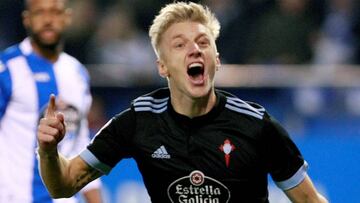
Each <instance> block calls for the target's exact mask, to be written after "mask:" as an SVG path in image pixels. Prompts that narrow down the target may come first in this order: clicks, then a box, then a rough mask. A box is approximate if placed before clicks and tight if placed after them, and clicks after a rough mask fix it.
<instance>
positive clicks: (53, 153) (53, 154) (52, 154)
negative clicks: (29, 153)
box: [36, 147, 59, 159]
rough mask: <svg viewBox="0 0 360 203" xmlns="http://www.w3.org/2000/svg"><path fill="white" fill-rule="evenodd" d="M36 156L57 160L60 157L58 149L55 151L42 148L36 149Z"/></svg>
mask: <svg viewBox="0 0 360 203" xmlns="http://www.w3.org/2000/svg"><path fill="white" fill-rule="evenodd" d="M36 154H37V155H38V156H39V157H41V158H47V159H50V158H57V157H58V156H59V154H58V151H57V149H56V148H55V149H54V150H47V151H45V150H43V149H41V148H40V147H38V148H37V149H36Z"/></svg>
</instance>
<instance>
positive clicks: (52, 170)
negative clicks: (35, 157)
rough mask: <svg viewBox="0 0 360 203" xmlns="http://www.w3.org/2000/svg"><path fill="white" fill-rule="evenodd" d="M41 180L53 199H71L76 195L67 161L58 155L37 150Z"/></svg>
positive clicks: (55, 152)
mask: <svg viewBox="0 0 360 203" xmlns="http://www.w3.org/2000/svg"><path fill="white" fill-rule="evenodd" d="M38 153H39V159H40V160H39V163H40V167H39V169H40V174H41V178H42V180H43V182H44V184H45V186H46V188H47V190H48V191H49V193H50V195H51V196H52V197H53V198H63V197H71V196H72V195H73V194H74V193H76V190H75V188H74V187H73V185H74V184H73V183H72V182H73V181H72V180H71V176H70V175H69V161H68V160H67V159H66V158H65V157H63V156H61V155H59V154H58V152H57V151H54V152H52V153H45V152H42V151H41V149H39V150H38Z"/></svg>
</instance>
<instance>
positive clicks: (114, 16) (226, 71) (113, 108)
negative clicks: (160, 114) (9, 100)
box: [0, 0, 360, 203]
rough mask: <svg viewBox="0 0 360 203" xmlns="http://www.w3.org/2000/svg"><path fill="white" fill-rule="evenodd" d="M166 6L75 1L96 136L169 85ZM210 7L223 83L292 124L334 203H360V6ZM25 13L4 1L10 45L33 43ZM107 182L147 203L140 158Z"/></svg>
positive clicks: (283, 1)
mask: <svg viewBox="0 0 360 203" xmlns="http://www.w3.org/2000/svg"><path fill="white" fill-rule="evenodd" d="M167 2H170V1H166V0H106V1H105V0H103V1H101V0H76V1H71V5H72V7H73V8H74V11H75V12H74V22H73V26H72V27H71V28H70V29H69V33H68V34H67V43H66V46H65V50H66V51H67V52H68V53H70V54H72V55H74V56H75V57H77V58H78V59H79V60H80V61H82V62H83V63H84V64H86V66H87V68H88V70H89V73H90V75H91V78H92V83H91V84H92V92H93V94H94V101H95V102H94V106H93V109H92V113H91V115H90V118H89V119H90V127H91V128H92V130H93V131H94V132H95V131H96V130H97V129H98V128H99V127H100V126H101V125H102V124H104V122H106V120H107V119H109V118H110V117H111V116H112V115H114V114H115V113H117V112H120V111H121V110H123V109H124V108H127V107H128V106H129V102H130V101H131V100H132V99H134V98H136V97H137V96H139V95H141V94H143V93H146V92H148V91H150V90H153V89H154V88H156V87H162V86H164V85H166V81H164V80H163V79H160V77H158V76H157V74H156V68H155V63H154V55H153V52H152V50H151V47H150V41H149V39H148V38H147V36H146V31H147V28H148V26H149V24H150V23H151V19H152V18H153V15H154V14H155V13H156V12H157V11H158V9H159V8H160V7H161V6H162V5H164V3H167ZM202 2H203V3H205V4H207V5H209V6H210V7H211V8H212V9H213V10H214V11H215V12H216V14H217V16H218V17H219V19H220V21H221V23H222V25H223V27H222V34H221V36H220V38H219V41H218V48H219V52H220V54H221V59H222V62H223V64H224V65H223V68H222V70H221V71H220V72H219V75H218V76H217V86H218V87H219V88H222V89H226V90H229V91H231V92H232V93H234V94H236V95H237V96H239V97H240V98H242V99H244V100H251V101H254V102H258V103H260V104H261V105H263V106H264V107H265V108H266V109H267V110H268V111H269V112H270V113H271V114H273V115H274V116H275V117H276V118H277V119H278V120H279V121H280V123H282V124H283V125H284V126H285V128H286V129H287V130H288V131H289V132H290V135H291V137H292V138H293V139H294V141H295V142H296V144H297V145H298V146H299V148H300V149H301V151H302V153H303V155H304V156H305V158H306V160H307V161H308V163H309V165H310V168H309V174H310V175H311V177H312V178H313V180H314V182H315V184H316V185H317V187H318V188H319V189H320V190H321V192H322V193H323V194H324V195H325V196H327V198H328V199H329V200H330V202H333V203H348V202H358V201H359V200H358V199H359V197H358V194H359V192H360V189H359V188H360V175H359V173H358V172H359V171H360V80H359V78H360V67H359V61H360V57H359V50H360V48H359V47H360V46H359V43H360V37H359V36H360V34H359V33H360V16H359V15H360V12H358V11H359V9H360V5H359V4H360V3H359V1H355V0H312V1H310V0H256V1H255V0H222V1H217V0H204V1H202ZM22 8H23V2H22V1H21V0H1V1H0V48H1V49H4V48H5V47H7V46H9V45H11V44H13V43H16V42H19V41H21V40H22V38H23V37H25V31H24V29H23V28H22V25H21V10H22ZM356 11H357V12H356ZM249 64H251V65H249ZM102 180H103V181H104V198H105V199H106V202H110V203H112V202H116V203H146V202H148V200H147V198H148V197H147V194H146V191H145V189H144V187H143V185H142V180H141V177H140V175H139V172H138V171H137V168H136V164H135V163H134V162H133V160H125V161H122V162H121V163H120V164H118V166H117V167H116V168H115V169H114V170H113V171H112V173H111V175H109V176H105V177H103V178H102ZM270 181H271V179H270ZM269 189H270V194H271V198H270V199H271V202H272V203H282V202H288V200H287V199H286V198H285V197H284V195H283V194H282V193H281V192H280V191H279V190H278V189H276V187H275V186H274V185H273V184H270V188H269Z"/></svg>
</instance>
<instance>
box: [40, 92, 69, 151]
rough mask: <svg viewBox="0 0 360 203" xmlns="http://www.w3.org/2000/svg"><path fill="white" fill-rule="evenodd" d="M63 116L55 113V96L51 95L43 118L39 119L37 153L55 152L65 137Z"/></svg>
mask: <svg viewBox="0 0 360 203" xmlns="http://www.w3.org/2000/svg"><path fill="white" fill-rule="evenodd" d="M64 120H65V119H64V114H62V113H60V112H56V104H55V95H53V94H51V95H50V98H49V104H48V107H47V109H46V112H45V116H44V117H43V118H42V119H40V123H39V126H38V131H37V139H38V143H39V152H42V153H47V154H50V153H52V152H57V145H58V144H59V142H60V141H61V140H62V139H63V138H64V136H65V132H66V130H65V122H64Z"/></svg>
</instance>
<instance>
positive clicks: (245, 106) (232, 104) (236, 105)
mask: <svg viewBox="0 0 360 203" xmlns="http://www.w3.org/2000/svg"><path fill="white" fill-rule="evenodd" d="M217 93H218V94H219V95H220V96H222V97H224V98H225V100H226V103H225V108H227V109H229V110H230V111H233V112H236V113H239V114H243V115H247V116H251V117H255V118H257V119H260V120H262V119H263V118H264V116H265V115H266V110H265V108H264V107H263V106H261V105H260V104H257V103H255V102H250V101H244V100H242V99H240V98H238V97H237V96H235V95H233V94H231V93H229V92H226V91H222V90H217Z"/></svg>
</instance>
